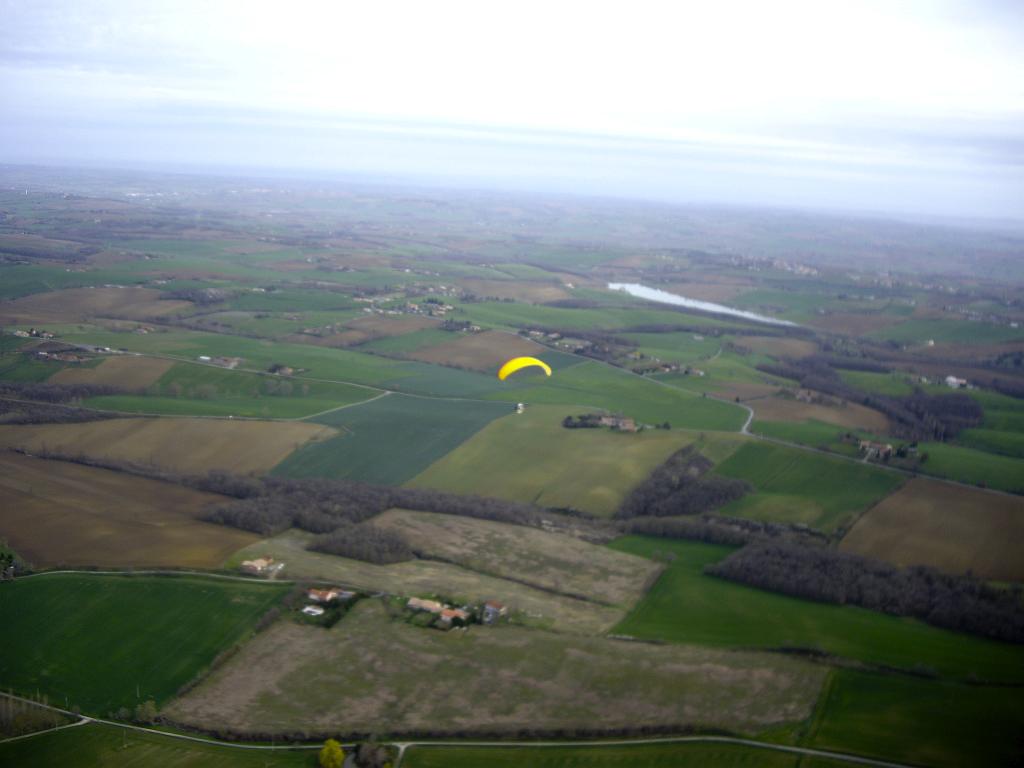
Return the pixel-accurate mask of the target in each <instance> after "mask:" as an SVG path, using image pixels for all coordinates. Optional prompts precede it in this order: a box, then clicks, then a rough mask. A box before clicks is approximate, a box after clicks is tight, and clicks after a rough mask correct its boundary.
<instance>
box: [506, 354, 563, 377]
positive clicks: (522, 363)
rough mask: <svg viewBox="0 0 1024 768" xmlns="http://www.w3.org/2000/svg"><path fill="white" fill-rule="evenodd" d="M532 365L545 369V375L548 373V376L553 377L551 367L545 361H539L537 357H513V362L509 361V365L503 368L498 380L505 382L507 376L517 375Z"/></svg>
mask: <svg viewBox="0 0 1024 768" xmlns="http://www.w3.org/2000/svg"><path fill="white" fill-rule="evenodd" d="M531 365H536V366H538V367H540V368H543V369H544V373H546V374H547V375H548V376H550V375H551V366H549V365H548V364H547V363H545V362H544V361H543V360H538V359H537V358H536V357H513V358H512V359H511V360H509V361H508V362H507V363H505V364H504V365H503V366H501V370H500V371H498V378H499V379H501V380H502V381H504V380H505V378H506V377H507V376H510V375H511V374H513V373H515V372H516V371H518V370H519V369H520V368H529V367H530V366H531Z"/></svg>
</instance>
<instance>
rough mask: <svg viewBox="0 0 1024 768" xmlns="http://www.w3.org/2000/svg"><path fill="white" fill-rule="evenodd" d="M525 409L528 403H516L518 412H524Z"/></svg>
mask: <svg viewBox="0 0 1024 768" xmlns="http://www.w3.org/2000/svg"><path fill="white" fill-rule="evenodd" d="M525 410H526V405H525V404H524V403H516V413H522V412H523V411H525Z"/></svg>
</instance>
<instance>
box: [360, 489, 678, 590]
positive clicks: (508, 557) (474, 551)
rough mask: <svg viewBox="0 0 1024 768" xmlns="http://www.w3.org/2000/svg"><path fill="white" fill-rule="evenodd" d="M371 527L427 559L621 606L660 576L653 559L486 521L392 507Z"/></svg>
mask: <svg viewBox="0 0 1024 768" xmlns="http://www.w3.org/2000/svg"><path fill="white" fill-rule="evenodd" d="M373 525H374V526H376V527H378V528H385V529H388V530H392V531H395V532H396V533H398V534H399V535H401V536H402V538H404V539H405V540H406V541H407V542H409V544H410V546H412V548H413V549H414V550H415V551H416V552H419V553H423V554H424V555H426V556H428V557H436V558H439V559H441V560H445V561H449V562H454V563H457V564H459V565H462V566H465V567H466V568H469V569H471V570H474V571H478V572H480V573H486V574H490V575H492V576H499V577H502V578H509V579H514V580H517V581H522V582H525V583H527V584H531V585H534V586H537V587H540V588H541V589H546V590H553V591H555V592H560V593H563V594H570V595H580V596H583V597H586V598H589V599H591V600H597V601H600V602H602V603H609V604H612V605H617V606H621V607H630V606H632V605H633V604H634V603H635V602H636V601H637V600H639V599H640V598H641V597H642V596H643V594H644V593H645V592H646V591H647V588H648V587H649V586H650V585H651V584H652V583H653V582H654V580H655V579H656V578H657V576H658V574H659V573H660V572H661V567H660V566H659V565H658V564H657V563H656V562H654V561H653V560H648V559H646V558H642V557H636V556H633V555H627V554H625V553H622V552H617V551H615V550H612V549H608V548H607V547H603V546H599V545H597V544H590V543H588V542H586V541H582V540H581V539H577V538H573V537H571V536H568V535H566V534H561V533H549V532H546V531H542V530H539V529H537V528H527V527H524V526H521V525H509V524H508V523H498V522H494V521H492V520H477V519H474V518H468V517H457V516H455V515H439V514H434V513H431V512H412V511H408V510H404V509H392V510H388V511H387V512H385V513H384V514H382V515H378V516H377V517H375V518H374V519H373Z"/></svg>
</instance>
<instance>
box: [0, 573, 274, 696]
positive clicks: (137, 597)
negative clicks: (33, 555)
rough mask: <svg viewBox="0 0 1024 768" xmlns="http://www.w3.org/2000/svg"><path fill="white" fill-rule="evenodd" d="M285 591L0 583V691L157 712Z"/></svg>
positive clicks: (92, 580) (196, 584)
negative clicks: (148, 703)
mask: <svg viewBox="0 0 1024 768" xmlns="http://www.w3.org/2000/svg"><path fill="white" fill-rule="evenodd" d="M286 590H287V587H284V586H276V585H269V584H268V585H262V584H252V583H243V582H235V581H226V580H221V579H204V578H198V577H154V576H101V575H79V574H53V575H45V576H36V577H31V578H25V579H19V580H17V581H14V582H10V583H5V584H0V626H3V627H4V642H3V653H2V654H0V686H2V687H4V688H11V689H13V690H14V691H15V692H20V693H25V694H34V693H35V692H36V691H39V692H41V693H43V694H46V695H47V696H49V698H50V701H52V702H54V703H55V704H61V705H62V706H63V705H65V704H67V705H76V704H77V705H78V706H80V707H81V708H82V709H83V711H85V712H87V713H92V714H99V715H105V714H107V713H109V712H112V711H114V710H117V709H118V708H119V707H122V706H127V707H134V706H135V705H136V704H137V703H138V702H139V701H140V700H141V701H144V700H146V699H150V698H151V699H153V700H155V701H156V702H157V704H158V705H161V704H162V703H163V702H165V701H167V700H168V699H169V698H170V697H171V696H173V695H174V694H175V692H176V691H177V690H178V688H180V687H181V686H182V685H183V684H185V683H186V682H188V681H189V680H190V679H192V678H193V677H194V676H195V675H196V674H197V673H198V672H199V671H200V670H201V669H202V668H203V667H205V666H206V665H207V664H209V663H210V661H212V660H213V658H214V657H215V656H216V655H217V654H218V653H219V652H220V651H222V650H224V649H225V648H227V647H229V646H230V645H231V644H232V643H235V642H238V641H239V640H242V639H243V638H244V637H245V636H246V635H247V634H248V633H249V632H250V630H251V628H252V626H253V623H254V622H255V621H256V620H257V619H258V618H259V617H260V616H261V615H262V614H263V613H264V612H266V611H267V610H268V609H269V608H270V607H271V606H272V605H273V604H274V602H275V601H277V600H278V599H280V597H281V596H282V595H283V593H284V592H285V591H286ZM136 689H137V690H138V696H136Z"/></svg>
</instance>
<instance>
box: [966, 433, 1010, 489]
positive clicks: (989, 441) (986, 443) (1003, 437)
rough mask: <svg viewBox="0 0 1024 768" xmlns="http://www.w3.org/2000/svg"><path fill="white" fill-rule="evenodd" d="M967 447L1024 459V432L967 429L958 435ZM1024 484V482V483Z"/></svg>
mask: <svg viewBox="0 0 1024 768" xmlns="http://www.w3.org/2000/svg"><path fill="white" fill-rule="evenodd" d="M956 441H957V443H959V444H960V445H962V446H964V447H965V448H974V449H975V450H979V451H985V452H986V453H997V454H1000V455H1002V456H1010V457H1012V458H1015V459H1024V433H1021V432H1005V431H1002V430H997V429H965V430H964V431H963V432H961V433H960V434H959V435H957V436H956ZM1022 485H1024V484H1022Z"/></svg>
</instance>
